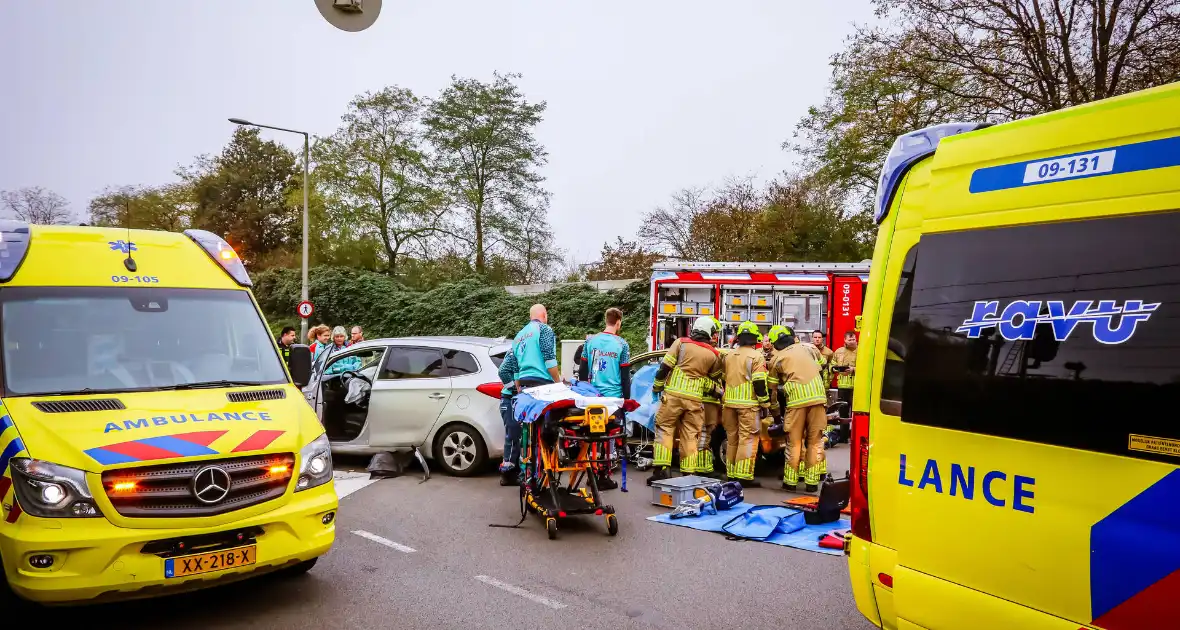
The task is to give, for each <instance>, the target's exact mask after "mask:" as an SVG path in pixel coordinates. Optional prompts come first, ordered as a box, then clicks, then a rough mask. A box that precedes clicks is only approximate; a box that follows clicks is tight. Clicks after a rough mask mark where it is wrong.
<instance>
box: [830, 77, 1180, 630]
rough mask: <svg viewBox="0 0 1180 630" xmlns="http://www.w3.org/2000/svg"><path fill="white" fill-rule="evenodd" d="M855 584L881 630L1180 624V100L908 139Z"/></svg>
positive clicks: (850, 547) (858, 475) (867, 381)
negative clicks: (1179, 416)
mask: <svg viewBox="0 0 1180 630" xmlns="http://www.w3.org/2000/svg"><path fill="white" fill-rule="evenodd" d="M877 197H878V198H877V202H878V203H877V208H876V219H877V222H878V224H879V226H880V227H879V233H878V237H877V243H876V250H875V252H874V256H873V264H872V271H871V272H870V280H869V282H870V285H869V289H868V295H867V303H866V305H865V308H864V315H863V319H862V321H861V325H860V334H861V340H860V355H859V356H858V357H857V369H858V372H857V374H856V380H855V394H854V401H853V411H854V416H853V426H852V461H851V463H852V465H851V468H852V470H851V477H852V481H851V488H852V535H851V536H850V537H849V538H848V539H847V547H846V552H847V553H848V554H849V564H848V566H849V571H850V574H851V582H852V591H853V594H854V596H855V599H856V604H857V607H858V608H859V609H860V611H861V613H863V614H864V616H865V617H867V618H868V619H869V620H870V621H872V622H873V623H875V624H877V625H878V626H881V627H883V628H907V629H916V628H926V629H930V630H935V629H942V628H966V629H976V628H977V629H984V628H986V629H988V630H994V629H996V628H1004V629H1005V630H1013V629H1018V628H1044V629H1047V630H1052V629H1060V630H1078V629H1079V628H1105V629H1107V630H1130V629H1132V628H1135V629H1152V628H1180V469H1178V465H1180V419H1178V417H1177V410H1176V407H1177V404H1180V83H1177V84H1172V85H1168V86H1164V87H1160V88H1156V89H1151V90H1147V91H1143V92H1138V93H1134V94H1129V95H1126V96H1121V97H1118V98H1112V99H1108V100H1104V101H1099V102H1096V103H1092V104H1088V105H1084V106H1081V107H1076V108H1072V109H1067V110H1063V111H1058V112H1053V113H1049V114H1045V115H1041V116H1037V117H1034V118H1029V119H1026V120H1019V121H1016V122H1011V123H1006V124H1002V125H997V126H991V127H981V126H979V125H959V124H949V125H941V126H938V127H933V128H930V129H925V130H921V131H917V132H914V133H911V134H907V135H905V136H902V137H900V138H899V139H898V140H897V142H896V143H895V144H894V146H893V149H892V151H891V153H890V154H889V156H888V159H887V160H886V162H885V165H884V168H883V169H882V173H881V180H880V185H879V189H878V195H877Z"/></svg>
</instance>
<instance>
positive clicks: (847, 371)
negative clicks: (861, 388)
mask: <svg viewBox="0 0 1180 630" xmlns="http://www.w3.org/2000/svg"><path fill="white" fill-rule="evenodd" d="M832 368H833V369H834V370H835V372H836V390H837V393H836V398H837V400H842V401H845V402H847V403H848V405H849V408H850V409H851V408H852V381H853V378H852V377H853V375H855V374H856V333H855V332H853V331H851V330H850V331H848V332H846V333H844V346H843V347H842V348H840V349H839V350H837V351H836V352H835V354H833V355H832Z"/></svg>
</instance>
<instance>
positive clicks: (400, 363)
mask: <svg viewBox="0 0 1180 630" xmlns="http://www.w3.org/2000/svg"><path fill="white" fill-rule="evenodd" d="M450 397H451V379H450V377H449V376H448V369H447V364H446V362H445V361H444V360H443V354H442V352H441V351H440V350H438V349H437V348H427V347H423V346H390V347H389V351H388V352H386V353H385V363H384V365H382V367H381V370H380V371H379V372H378V374H377V380H376V381H374V382H373V390H372V395H371V397H370V399H369V446H375V447H397V446H418V445H420V444H422V443H423V442H424V441H425V440H426V435H427V433H429V431H430V428H431V427H433V426H434V423H435V421H436V420H438V416H439V414H440V413H442V410H443V408H444V407H446V406H447V401H448V400H450Z"/></svg>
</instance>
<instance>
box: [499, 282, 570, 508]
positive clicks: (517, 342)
mask: <svg viewBox="0 0 1180 630" xmlns="http://www.w3.org/2000/svg"><path fill="white" fill-rule="evenodd" d="M560 380H561V372H560V371H559V370H558V368H557V335H556V334H554V332H553V329H552V328H550V327H549V311H548V310H546V308H545V306H544V305H543V304H534V305H533V306H532V307H531V308H530V309H529V323H527V324H525V325H524V328H521V329H520V332H518V333H516V337H515V338H514V339H513V340H512V350H510V351H509V352H508V353H507V355H505V357H504V362H503V363H501V364H500V382H502V383H504V388H503V389H502V390H501V391H500V418H501V420H503V421H504V461H503V462H501V463H500V485H502V486H515V485H519V484H520V422H518V421H517V420H516V417H515V415H514V413H513V409H512V402H513V400H515V398H516V394H518V393H520V390H522V389H525V388H528V387H536V386H538V385H549V384H551V383H556V382H558V381H560Z"/></svg>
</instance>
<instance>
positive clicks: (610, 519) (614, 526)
mask: <svg viewBox="0 0 1180 630" xmlns="http://www.w3.org/2000/svg"><path fill="white" fill-rule="evenodd" d="M606 533H607V534H608V535H610V536H614V535H615V534H618V533H619V519H618V518H617V517H616V516H615V515H614V514H607V515H606Z"/></svg>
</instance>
